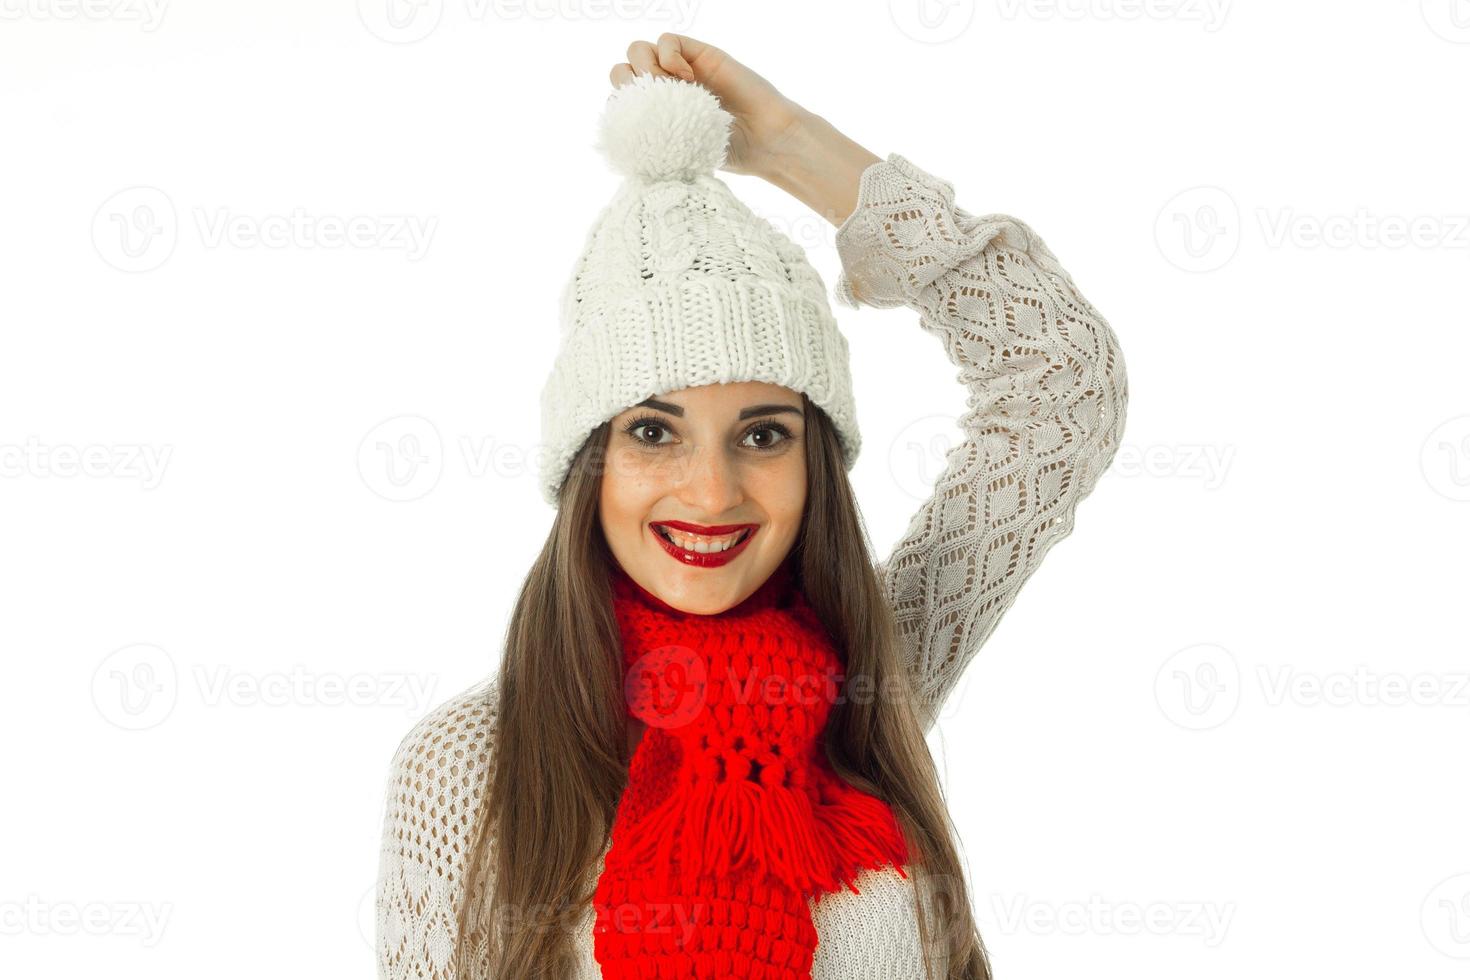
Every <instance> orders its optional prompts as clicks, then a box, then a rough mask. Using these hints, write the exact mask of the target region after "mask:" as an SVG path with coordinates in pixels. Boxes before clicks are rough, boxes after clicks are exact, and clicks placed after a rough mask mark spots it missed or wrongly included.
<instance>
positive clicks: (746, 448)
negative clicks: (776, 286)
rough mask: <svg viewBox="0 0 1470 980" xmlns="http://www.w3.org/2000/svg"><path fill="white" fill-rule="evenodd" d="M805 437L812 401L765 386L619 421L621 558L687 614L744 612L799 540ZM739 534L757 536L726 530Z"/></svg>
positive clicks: (615, 506) (613, 511)
mask: <svg viewBox="0 0 1470 980" xmlns="http://www.w3.org/2000/svg"><path fill="white" fill-rule="evenodd" d="M805 438H806V420H805V419H804V417H803V416H802V399H801V395H800V394H799V393H797V392H795V391H792V390H791V389H790V388H784V387H782V386H780V385H774V384H768V383H766V382H763V381H741V382H735V383H731V384H712V385H701V386H700V387H697V388H683V389H680V390H679V391H672V392H668V393H666V394H661V395H655V396H654V397H653V398H650V399H648V400H646V401H644V402H641V403H639V404H638V405H634V406H633V407H631V408H629V409H628V410H627V411H625V412H623V413H622V414H621V415H618V416H616V417H614V418H613V420H612V422H611V431H610V432H609V434H608V443H607V446H608V448H607V457H606V460H605V463H606V466H605V469H604V471H603V475H602V493H601V498H600V506H599V516H600V518H601V521H602V531H603V534H604V535H605V536H606V537H607V543H608V546H609V547H610V548H611V549H612V553H613V557H614V558H616V559H617V562H618V564H619V565H621V566H622V568H623V570H624V571H625V572H627V573H628V575H629V576H630V577H631V578H632V579H633V581H635V582H637V583H638V584H639V585H641V586H643V588H645V589H647V590H648V591H649V592H651V593H653V594H654V595H656V596H658V597H659V598H660V599H662V600H663V601H664V602H667V603H668V604H669V605H671V606H674V607H675V608H677V609H681V610H683V611H685V612H690V613H698V614H701V615H712V614H714V613H718V612H723V611H724V610H726V609H729V608H730V607H731V606H734V605H736V604H738V603H739V602H740V601H741V600H743V599H745V598H746V597H747V596H749V595H750V594H751V593H752V592H754V591H755V590H756V589H757V588H759V587H760V586H761V585H762V584H763V583H764V582H765V581H766V579H767V578H769V577H770V575H771V573H772V572H773V571H775V569H776V567H777V566H778V565H779V564H780V563H781V562H782V560H783V559H785V558H786V556H787V554H788V553H790V551H791V547H792V545H793V544H794V543H795V542H796V536H797V532H798V531H800V529H801V515H802V510H803V508H804V507H805V505H806V447H805V445H804V444H803V440H804V439H805ZM665 521H671V522H675V528H673V529H671V530H672V535H673V538H674V541H673V542H670V541H667V540H664V539H663V538H662V537H661V536H660V532H659V531H658V530H656V528H657V527H658V526H659V525H660V524H661V523H662V522H665ZM680 522H682V524H683V525H686V526H685V527H684V528H683V529H682V530H681V529H680ZM731 525H740V526H741V529H748V530H739V531H736V533H723V531H721V530H720V529H722V528H724V527H728V526H731ZM700 529H704V530H706V531H710V532H711V533H709V534H703V535H702V534H698V533H695V532H696V531H698V530H700ZM715 531H720V533H714V532H715ZM742 535H743V539H742ZM731 541H737V542H739V543H737V544H736V545H735V546H734V547H733V548H731V549H730V550H729V551H727V552H725V553H724V555H723V556H722V557H721V556H720V549H721V548H722V547H723V546H724V545H726V544H728V543H729V542H731Z"/></svg>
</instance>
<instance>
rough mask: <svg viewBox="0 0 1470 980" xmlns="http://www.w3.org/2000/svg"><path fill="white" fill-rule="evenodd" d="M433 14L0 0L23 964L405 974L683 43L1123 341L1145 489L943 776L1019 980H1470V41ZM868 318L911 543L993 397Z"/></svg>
mask: <svg viewBox="0 0 1470 980" xmlns="http://www.w3.org/2000/svg"><path fill="white" fill-rule="evenodd" d="M385 3H386V0H364V2H363V3H362V4H360V5H355V4H354V2H353V0H335V2H331V3H301V2H296V3H289V2H284V0H262V2H254V3H250V4H243V3H242V4H230V5H226V4H223V3H216V4H205V3H200V2H169V0H152V5H151V6H148V5H145V3H144V0H88V3H87V5H85V6H82V5H80V0H73V2H70V3H69V2H67V0H0V12H3V23H0V140H3V154H0V168H3V174H0V175H3V181H0V270H3V271H0V276H3V306H0V330H3V334H0V453H3V455H0V462H3V466H4V473H3V477H0V556H3V557H0V603H3V606H0V611H3V619H0V622H3V637H4V659H3V663H4V668H5V679H4V683H3V684H0V735H3V744H4V746H5V770H6V771H5V777H4V778H5V783H6V787H7V789H6V792H5V797H4V805H3V807H0V821H3V824H4V828H3V838H0V839H3V844H0V973H3V974H4V975H5V976H7V977H17V978H19V977H25V978H41V977H47V978H49V977H65V978H72V977H83V976H108V977H111V978H115V980H122V978H150V980H152V978H160V977H170V978H173V977H177V978H186V977H188V978H192V977H198V976H201V975H209V976H221V977H251V978H257V977H262V976H276V977H323V976H332V977H348V976H358V977H367V976H371V975H372V970H373V965H372V962H373V957H372V950H371V946H370V939H371V929H372V920H371V889H372V886H373V880H374V875H375V873H376V862H377V848H378V835H379V832H380V826H381V823H380V822H381V818H382V804H383V791H384V787H385V780H386V777H387V765H388V761H389V758H390V756H391V754H392V752H393V749H394V747H395V746H396V745H397V743H398V740H399V739H400V738H401V737H402V736H403V734H404V733H405V732H406V731H407V730H408V729H409V728H410V727H411V725H412V724H413V722H414V721H415V720H416V719H417V718H418V717H420V716H421V715H423V714H424V713H425V712H426V711H427V710H429V709H430V708H431V707H432V706H433V705H435V704H437V703H439V702H441V701H443V700H445V699H447V698H448V697H450V696H451V695H453V694H454V693H455V692H457V691H459V690H461V689H462V688H464V687H466V686H468V685H469V684H471V683H472V682H474V681H475V680H476V679H478V678H479V677H481V676H482V675H483V674H485V673H486V672H488V671H489V670H491V669H492V668H493V666H494V664H495V663H496V661H497V657H498V644H499V641H500V638H501V635H502V631H503V629H504V626H505V622H506V617H507V614H508V611H509V607H510V602H511V598H512V597H513V595H514V592H515V589H516V587H517V585H518V583H519V582H520V580H521V577H522V576H523V575H524V573H525V571H526V569H527V567H528V566H529V564H530V561H531V559H532V557H533V555H534V553H535V552H536V550H537V549H538V548H539V547H540V543H541V541H542V540H543V538H544V536H545V533H546V531H547V529H548V527H549V526H550V523H551V518H552V511H551V510H550V508H548V507H547V506H546V505H545V504H544V503H542V502H541V500H540V498H539V496H538V494H537V491H536V484H535V479H534V469H533V462H534V455H533V454H534V452H535V449H536V446H537V444H538V440H539V432H538V424H539V423H538V416H537V402H536V398H537V394H538V392H539V389H540V385H541V383H542V381H543V379H544V377H545V374H546V372H547V371H548V369H549V367H550V363H551V359H552V356H553V354H554V350H555V343H556V339H557V333H556V311H557V298H558V294H559V291H560V289H561V287H562V285H563V283H564V281H565V278H566V276H567V275H568V274H569V273H570V270H571V264H572V261H573V259H574V257H575V253H576V250H577V249H578V248H579V247H580V245H581V242H582V238H583V235H584V233H585V231H586V228H587V226H588V225H589V224H590V222H591V221H592V219H593V217H594V216H595V214H596V212H597V210H598V209H599V208H600V207H601V206H602V205H603V204H604V203H605V202H606V201H607V200H608V199H609V198H610V196H611V194H612V192H613V189H614V186H615V184H614V177H613V176H612V174H610V173H609V172H608V171H607V169H606V168H605V166H604V164H603V162H602V160H601V159H600V158H599V157H597V156H596V154H595V152H594V151H593V149H592V140H593V137H594V131H593V130H594V123H595V121H596V118H597V113H598V111H599V110H600V108H601V105H602V102H603V99H604V96H605V94H606V91H607V90H608V88H609V83H608V80H607V73H608V69H609V68H610V67H611V66H612V65H613V64H614V63H616V62H619V61H622V60H623V59H624V52H625V50H626V48H627V45H628V44H629V42H631V41H633V40H635V39H639V38H643V39H648V40H653V39H655V38H656V37H657V36H658V34H659V33H660V32H662V31H664V30H674V31H679V32H682V33H687V34H692V35H694V36H695V37H699V38H701V39H704V40H707V41H710V42H713V43H715V44H718V45H719V46H721V47H723V48H725V49H726V50H727V51H729V52H731V53H732V54H734V55H735V56H736V57H737V58H740V59H741V60H743V61H745V62H746V63H747V64H749V65H751V66H752V67H754V68H755V69H756V70H757V71H760V72H762V73H763V74H765V75H766V76H767V77H768V78H770V79H771V80H772V81H773V82H775V83H776V84H777V85H778V86H780V87H781V88H782V89H783V90H784V91H785V92H786V93H787V94H789V95H790V96H791V97H793V98H795V99H796V100H798V101H799V102H801V103H803V104H804V105H806V106H807V107H809V108H811V109H813V110H815V111H817V112H819V113H821V114H822V115H824V116H826V117H827V118H828V119H829V120H831V121H832V122H833V123H834V124H836V125H837V126H838V127H839V128H841V129H843V130H844V131H846V132H847V133H848V134H849V135H851V136H852V137H853V138H855V139H857V140H858V141H859V142H860V143H862V144H863V145H865V146H867V147H868V148H869V149H871V150H873V151H874V152H876V153H878V154H879V155H886V154H887V153H889V152H899V153H902V154H904V155H905V156H907V157H908V158H909V159H911V160H913V161H914V162H915V163H917V164H918V165H919V166H921V167H924V168H925V169H928V170H929V171H931V172H932V173H935V174H937V175H939V176H942V177H944V178H946V179H948V180H950V181H952V182H953V183H954V184H955V186H956V189H957V200H958V202H959V204H960V205H961V206H963V207H964V208H965V209H967V210H969V211H971V212H972V213H982V212H987V211H1000V212H1007V213H1011V214H1014V215H1016V216H1018V217H1020V218H1022V219H1023V220H1025V221H1027V222H1028V223H1029V224H1030V225H1031V226H1032V227H1033V228H1035V229H1036V230H1037V231H1038V232H1039V233H1040V234H1041V235H1042V236H1043V237H1044V238H1045V239H1046V241H1047V243H1048V244H1049V245H1050V247H1051V248H1052V249H1053V250H1054V251H1055V252H1056V254H1057V255H1058V256H1059V257H1060V259H1061V261H1062V262H1063V264H1064V265H1066V266H1067V268H1068V269H1069V270H1070V271H1071V273H1072V274H1073V276H1074V277H1075V278H1076V281H1077V283H1078V284H1079V286H1080V288H1081V289H1082V290H1083V292H1084V293H1085V295H1086V296H1087V297H1088V299H1089V300H1091V301H1092V302H1093V303H1094V304H1095V305H1096V306H1097V307H1098V308H1099V309H1100V310H1102V311H1103V312H1104V314H1105V315H1106V316H1107V317H1108V319H1109V321H1110V322H1111V324H1112V326H1113V328H1114V330H1115V331H1116V332H1117V334H1118V336H1119V338H1120V339H1121V342H1122V345H1123V350H1124V353H1125V357H1126V361H1127V365H1128V371H1129V378H1130V386H1131V406H1130V414H1129V419H1128V426H1127V432H1126V437H1125V444H1124V446H1123V448H1122V450H1121V451H1120V453H1119V455H1118V458H1117V460H1116V462H1115V463H1114V466H1113V468H1112V470H1111V471H1110V472H1109V473H1108V475H1107V476H1106V477H1105V479H1104V480H1103V481H1102V483H1101V484H1100V486H1099V488H1098V489H1097V491H1096V492H1095V494H1094V495H1093V496H1092V497H1090V498H1088V499H1087V500H1086V501H1084V502H1083V503H1082V505H1081V507H1080V508H1079V510H1078V515H1077V518H1078V521H1077V530H1076V532H1075V533H1074V534H1073V535H1072V536H1071V537H1070V538H1069V539H1068V540H1067V541H1065V542H1063V543H1062V544H1061V545H1059V546H1058V547H1057V548H1056V549H1055V550H1054V551H1053V552H1052V553H1051V554H1050V556H1049V557H1048V558H1047V560H1046V562H1045V564H1044V565H1043V567H1042V569H1041V570H1040V571H1039V572H1038V573H1037V574H1036V575H1035V576H1034V577H1033V578H1032V579H1031V581H1030V582H1029V583H1028V585H1027V586H1026V588H1025V589H1024V590H1023V592H1022V594H1021V596H1020V599H1019V601H1018V602H1017V604H1016V605H1015V607H1014V608H1013V609H1012V610H1011V611H1010V613H1009V614H1008V615H1007V616H1006V618H1005V620H1004V621H1003V622H1002V623H1001V625H1000V627H999V629H998V630H997V631H996V633H995V634H994V636H993V637H992V639H991V640H990V642H989V643H988V644H987V645H986V647H985V648H984V650H983V652H982V654H981V655H980V656H979V657H977V658H976V660H975V661H974V662H973V663H972V665H971V667H970V669H969V671H968V673H967V675H966V677H965V679H964V681H963V682H962V685H961V687H960V689H959V690H958V691H957V693H956V694H955V696H954V697H953V699H952V700H951V701H950V703H949V704H948V706H947V709H946V711H945V716H944V718H943V720H942V722H941V725H940V726H939V728H938V729H937V730H936V734H935V737H934V742H933V744H934V748H935V750H936V752H937V753H938V754H939V756H940V758H941V762H942V765H943V766H944V769H945V772H946V779H947V789H948V794H949V799H950V802H951V806H952V810H953V815H954V819H955V822H956V825H957V827H958V831H959V835H960V839H961V841H962V842H963V845H964V849H965V854H966V858H967V861H968V866H969V870H970V873H971V878H972V886H973V888H974V901H975V907H976V914H977V916H978V918H979V922H980V925H981V930H982V934H983V935H984V937H985V938H986V940H987V942H988V943H989V945H990V947H991V949H992V952H993V957H994V962H995V966H996V970H997V974H998V976H999V977H1002V978H1009V980H1017V978H1023V977H1034V978H1048V980H1051V978H1057V977H1068V976H1104V977H1124V976H1126V977H1131V978H1135V980H1141V978H1155V977H1156V978H1170V980H1173V978H1178V977H1191V978H1224V977H1231V978H1234V977H1240V976H1252V977H1257V976H1265V977H1282V978H1285V977H1299V976H1337V977H1382V976H1412V977H1415V978H1425V980H1429V978H1450V977H1463V976H1464V975H1465V972H1466V969H1467V967H1470V838H1467V835H1466V833H1465V827H1466V811H1467V804H1470V780H1467V778H1466V776H1467V765H1466V747H1467V730H1470V688H1467V685H1466V678H1467V674H1470V657H1467V642H1466V613H1465V609H1466V603H1465V595H1466V575H1465V560H1464V559H1465V555H1466V554H1467V551H1470V386H1467V384H1466V363H1467V360H1470V332H1467V329H1466V328H1467V319H1466V300H1465V295H1466V294H1465V288H1466V285H1467V280H1470V228H1467V222H1470V217H1467V215H1470V197H1467V195H1466V186H1467V185H1466V179H1465V173H1466V169H1465V168H1466V157H1467V153H1466V151H1467V149H1470V138H1467V136H1466V129H1465V103H1464V96H1465V93H1466V91H1470V86H1467V82H1470V4H1467V3H1466V0H1425V2H1424V3H1423V4H1422V5H1421V4H1420V3H1419V2H1418V0H1404V2H1397V3H1381V2H1378V3H1370V2H1365V0H1353V2H1336V3H1330V2H1326V0H1320V2H1293V3H1280V2H1277V3H1268V2H1261V0H1257V2H1251V3H1245V2H1239V3H1229V2H1226V0H1213V2H1207V0H1152V2H1150V3H1149V4H1148V5H1147V6H1145V5H1143V4H1142V3H1141V0H1140V2H1130V0H1067V2H1062V3H1061V4H1060V5H1057V4H1047V3H1044V2H1042V0H984V2H977V0H946V2H944V3H937V2H931V0H925V3H926V6H925V7H923V8H920V7H918V6H916V5H915V0H893V3H892V4H885V3H876V2H870V3H851V4H842V5H838V4H836V3H825V4H817V3H803V4H797V3H755V2H741V3H738V4H736V3H727V2H718V3H716V2H704V3H697V2H695V3H692V4H691V5H686V6H685V7H683V8H680V7H677V6H675V5H674V4H673V3H672V0H670V2H668V3H657V2H645V3H639V4H629V5H627V6H625V7H622V8H612V7H610V6H608V5H589V4H580V5H579V4H576V3H574V2H573V0H559V2H558V3H552V2H551V0H542V2H535V0H526V3H523V4H516V5H502V6H499V7H496V6H487V5H486V4H484V3H480V2H478V0H422V2H421V4H420V6H418V7H411V6H409V7H403V8H398V13H399V14H400V15H402V16H401V18H400V19H399V20H397V21H394V20H390V19H389V17H388V12H389V8H388V7H387V6H386V5H385ZM727 179H728V180H729V181H730V183H731V184H732V186H733V187H735V189H736V191H737V193H739V194H741V195H742V196H743V198H744V199H745V200H746V201H748V202H749V203H750V204H751V205H752V207H754V208H755V210H756V211H757V212H758V213H761V214H763V215H765V216H767V217H770V218H771V219H772V220H773V221H776V222H777V223H778V225H779V226H780V227H782V228H783V229H784V230H785V231H786V232H787V233H788V234H790V235H791V236H792V237H793V238H795V239H797V240H798V241H801V242H802V243H803V244H804V245H806V246H807V247H808V249H809V252H810V255H811V258H812V261H813V262H814V263H815V264H816V266H817V267H818V269H819V270H820V271H821V273H822V275H823V278H824V280H825V281H826V282H827V283H828V285H829V289H830V286H831V284H832V283H834V282H835V278H836V274H837V271H838V265H837V258H836V254H835V251H834V250H833V248H832V228H831V227H830V226H829V225H826V224H825V223H824V222H823V221H822V220H820V219H819V218H817V217H816V216H815V215H813V214H811V213H810V212H808V211H806V210H805V209H804V208H803V207H802V206H801V205H800V204H799V203H798V202H796V201H794V200H793V199H791V198H789V197H787V196H786V195H784V194H783V193H782V192H780V191H778V190H776V189H774V188H772V187H769V186H766V185H764V184H762V183H761V182H759V181H758V180H756V179H754V178H748V177H739V176H729V177H727ZM293 216H295V219H294V224H293V223H292V220H293ZM353 219H357V220H356V222H355V224H354V225H353V227H354V228H355V229H356V231H355V234H356V235H357V236H358V237H356V238H354V239H353V240H352V241H350V242H347V243H340V242H337V241H336V240H335V239H333V238H331V237H330V236H331V234H332V228H333V225H334V223H335V224H337V225H341V224H342V223H345V222H348V221H350V220H353ZM414 227H417V228H418V229H419V232H420V237H419V238H418V239H417V240H415V239H412V238H410V237H409V236H408V235H407V233H406V232H405V231H403V230H400V229H407V228H414ZM282 231H284V235H278V234H277V233H278V232H282ZM272 236H275V237H272ZM262 237H264V240H262ZM1406 238H1407V239H1408V240H1407V241H1406V240H1405V239H1406ZM838 315H839V320H840V322H841V323H842V324H843V326H844V329H845V331H846V332H847V335H848V337H849V340H850V343H851V345H852V352H853V359H854V363H853V372H854V377H855V384H856V390H857V402H858V409H859V415H860V422H861V425H862V427H863V431H864V435H865V445H864V452H863V456H862V458H861V459H860V461H859V462H858V464H857V467H856V469H855V470H854V472H853V475H852V479H853V480H854V482H855V485H856V487H857V490H858V494H859V499H860V500H861V501H862V504H863V508H864V514H865V516H866V519H867V521H868V523H869V526H870V530H871V534H872V537H873V540H874V543H875V546H876V547H877V548H879V549H880V550H883V551H885V552H886V549H887V548H888V547H889V546H891V545H892V543H893V542H895V541H896V540H897V539H898V537H899V535H900V534H901V533H902V531H903V530H904V528H905V527H906V525H907V521H908V518H909V515H910V514H911V513H912V512H913V511H914V510H915V509H916V508H917V506H918V503H919V500H920V496H919V495H921V494H922V493H923V492H924V489H925V486H926V485H927V484H926V482H925V481H926V480H932V478H933V475H934V473H933V470H932V468H931V467H929V466H927V465H926V466H918V465H917V464H916V463H915V457H914V456H913V453H912V448H913V446H914V445H915V444H916V443H917V444H920V445H926V446H933V445H939V444H942V443H944V442H945V440H946V439H947V438H949V436H948V435H947V434H954V433H957V429H955V427H954V422H953V420H954V419H955V418H956V417H957V416H958V415H959V413H960V412H961V411H962V410H963V407H964V391H963V389H962V388H961V386H960V385H959V383H958V382H957V380H956V374H955V369H954V368H953V367H952V366H951V365H950V364H949V363H948V362H947V361H946V360H945V359H944V356H943V351H942V349H941V348H940V346H939V345H938V343H937V342H936V341H935V340H933V339H932V338H930V337H928V336H926V335H925V334H923V333H922V332H921V331H920V330H919V329H918V326H917V315H916V314H914V313H912V312H911V311H909V310H905V309H898V310H887V311H873V310H863V311H860V312H853V311H848V310H845V309H841V308H839V313H838ZM384 447H386V448H384ZM931 463H932V459H931ZM403 498H411V499H403ZM1456 597H1458V598H1456ZM334 685H335V686H334ZM344 692H345V693H344ZM1140 917H1142V919H1143V921H1144V923H1145V925H1143V926H1142V927H1140V925H1139V924H1138V921H1137V920H1138V919H1139V918H1140Z"/></svg>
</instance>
